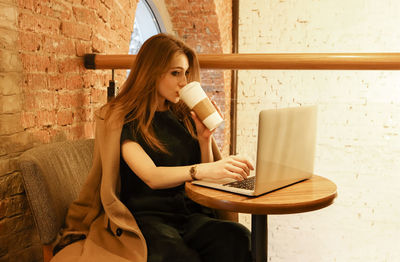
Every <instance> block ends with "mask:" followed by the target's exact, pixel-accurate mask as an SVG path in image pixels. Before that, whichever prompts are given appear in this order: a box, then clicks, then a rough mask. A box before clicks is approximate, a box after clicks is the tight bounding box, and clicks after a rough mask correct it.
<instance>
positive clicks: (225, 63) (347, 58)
mask: <svg viewBox="0 0 400 262" xmlns="http://www.w3.org/2000/svg"><path fill="white" fill-rule="evenodd" d="M135 57H136V56H135V55H99V54H96V55H94V54H87V55H85V67H86V68H88V69H129V68H130V67H131V65H132V63H133V62H134V61H135ZM198 58H199V63H200V67H201V68H205V69H245V70H254V69H260V70H265V69H280V70H400V53H275V54H273V53H270V54H199V55H198ZM90 59H94V61H89V60H90ZM86 60H88V61H86Z"/></svg>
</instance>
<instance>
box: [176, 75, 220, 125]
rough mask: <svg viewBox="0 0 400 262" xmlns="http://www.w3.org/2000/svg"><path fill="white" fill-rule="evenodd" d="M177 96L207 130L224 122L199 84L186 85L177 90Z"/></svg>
mask: <svg viewBox="0 0 400 262" xmlns="http://www.w3.org/2000/svg"><path fill="white" fill-rule="evenodd" d="M179 96H180V98H181V99H182V101H183V102H184V103H185V104H186V105H187V106H188V107H189V108H190V109H191V110H193V111H194V112H195V113H196V115H197V117H198V118H199V119H200V120H201V121H202V122H203V124H204V125H205V126H206V127H207V128H208V129H209V130H214V129H215V128H217V127H218V126H219V125H220V124H221V123H222V122H224V120H223V119H222V117H221V115H220V114H219V113H218V111H217V109H216V108H215V106H214V105H213V104H212V103H211V101H210V99H209V98H208V96H207V94H206V93H205V92H204V90H203V88H201V86H200V83H199V82H196V81H194V82H190V83H189V84H187V85H186V86H185V87H183V88H182V89H181V90H179Z"/></svg>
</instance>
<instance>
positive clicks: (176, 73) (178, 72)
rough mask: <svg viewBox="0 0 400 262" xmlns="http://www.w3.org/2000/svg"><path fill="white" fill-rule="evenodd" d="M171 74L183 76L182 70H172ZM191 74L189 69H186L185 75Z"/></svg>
mask: <svg viewBox="0 0 400 262" xmlns="http://www.w3.org/2000/svg"><path fill="white" fill-rule="evenodd" d="M171 75H173V76H178V77H179V76H181V75H182V71H176V70H174V71H172V72H171ZM188 75H189V71H186V72H185V76H188Z"/></svg>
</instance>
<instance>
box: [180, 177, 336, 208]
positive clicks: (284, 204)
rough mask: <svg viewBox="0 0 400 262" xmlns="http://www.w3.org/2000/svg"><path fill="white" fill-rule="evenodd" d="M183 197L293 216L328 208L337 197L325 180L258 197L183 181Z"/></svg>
mask: <svg viewBox="0 0 400 262" xmlns="http://www.w3.org/2000/svg"><path fill="white" fill-rule="evenodd" d="M185 187H186V193H187V195H188V196H189V197H190V198H191V199H192V200H193V201H195V202H197V203H199V204H201V205H204V206H207V207H210V208H215V209H221V210H226V211H235V212H240V213H251V214H260V215H261V214H264V215H267V214H293V213H301V212H308V211H313V210H318V209H321V208H324V207H327V206H329V205H330V204H332V203H333V200H334V199H335V197H336V196H337V192H336V185H335V183H333V182H332V181H330V180H329V179H327V178H324V177H321V176H317V175H313V176H312V177H311V178H310V179H307V180H304V181H302V182H299V183H296V184H293V185H290V186H287V187H284V188H281V189H278V190H275V191H272V192H270V193H267V194H264V195H261V196H258V197H248V196H243V195H239V194H232V193H229V192H224V191H221V190H215V189H211V188H206V187H202V186H198V185H193V184H192V183H190V182H187V183H186V185H185Z"/></svg>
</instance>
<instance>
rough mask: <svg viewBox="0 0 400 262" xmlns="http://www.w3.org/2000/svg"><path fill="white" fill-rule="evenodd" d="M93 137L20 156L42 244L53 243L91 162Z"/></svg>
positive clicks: (25, 184) (20, 164)
mask: <svg viewBox="0 0 400 262" xmlns="http://www.w3.org/2000/svg"><path fill="white" fill-rule="evenodd" d="M93 148H94V140H93V139H87V140H78V141H65V142H59V143H52V144H48V145H42V146H39V147H36V148H33V149H30V150H28V151H26V152H24V153H23V154H22V155H21V156H20V158H19V160H18V163H19V167H20V169H21V172H22V177H23V181H24V186H25V191H26V195H27V197H28V201H29V204H30V207H31V210H32V213H33V217H34V219H35V223H36V226H37V229H38V231H39V235H40V239H41V242H42V244H45V245H47V244H50V243H52V242H53V241H54V240H55V238H56V236H57V233H58V232H59V230H60V228H61V226H62V224H63V223H64V218H65V215H66V212H67V209H68V206H69V205H70V204H71V202H72V201H73V200H75V199H76V198H77V197H78V194H79V192H80V189H81V187H82V185H83V183H84V181H85V178H86V176H87V174H88V172H89V169H90V167H91V164H92V156H93Z"/></svg>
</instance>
